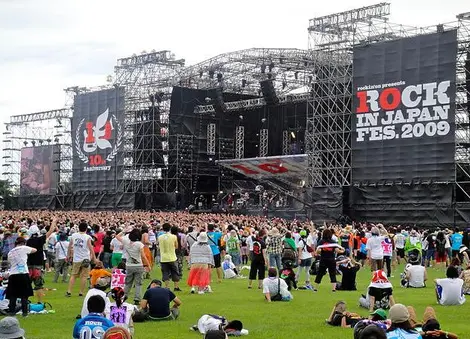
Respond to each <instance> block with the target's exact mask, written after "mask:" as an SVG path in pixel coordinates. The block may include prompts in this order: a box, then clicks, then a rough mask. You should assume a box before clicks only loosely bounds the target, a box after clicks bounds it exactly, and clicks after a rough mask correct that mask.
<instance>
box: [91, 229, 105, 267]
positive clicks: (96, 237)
mask: <svg viewBox="0 0 470 339" xmlns="http://www.w3.org/2000/svg"><path fill="white" fill-rule="evenodd" d="M93 232H94V234H93V238H92V239H93V251H94V252H95V257H96V258H97V259H99V260H102V259H103V258H102V257H101V253H102V250H103V249H102V245H103V239H104V236H105V234H104V232H102V231H101V228H100V226H99V225H93Z"/></svg>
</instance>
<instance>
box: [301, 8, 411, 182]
mask: <svg viewBox="0 0 470 339" xmlns="http://www.w3.org/2000/svg"><path fill="white" fill-rule="evenodd" d="M389 14H390V4H388V3H380V4H377V5H373V6H368V7H363V8H359V9H355V10H351V11H347V12H342V13H336V14H332V15H328V16H324V17H319V18H314V19H311V20H310V21H309V27H308V32H309V49H310V51H311V53H312V57H311V60H312V63H311V64H310V76H312V77H313V82H312V84H311V93H312V95H311V96H309V98H308V107H307V130H306V135H305V139H306V140H305V143H306V149H307V153H308V185H309V186H310V187H343V186H349V185H350V184H351V119H352V114H351V105H352V69H353V65H352V57H353V55H352V49H353V46H354V45H356V44H360V43H374V42H379V41H386V40H393V39H398V38H401V37H407V36H412V35H416V34H417V33H418V32H419V30H418V29H417V28H413V27H405V26H402V25H393V24H390V23H389V22H388V21H387V16H388V15H389Z"/></svg>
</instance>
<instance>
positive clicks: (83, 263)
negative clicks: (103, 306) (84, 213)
mask: <svg viewBox="0 0 470 339" xmlns="http://www.w3.org/2000/svg"><path fill="white" fill-rule="evenodd" d="M87 229H88V224H87V223H86V222H82V223H80V225H78V231H79V232H78V233H74V234H72V237H71V238H70V245H69V251H68V252H69V253H68V255H67V257H68V258H72V275H71V277H70V282H69V287H68V290H67V293H66V294H65V296H66V297H70V296H72V288H73V285H74V284H75V279H77V278H80V293H79V294H78V295H79V296H83V293H84V291H85V287H86V282H87V279H88V276H89V275H90V262H91V261H96V257H95V252H94V251H93V245H92V244H91V237H90V236H89V235H88V234H86V231H87Z"/></svg>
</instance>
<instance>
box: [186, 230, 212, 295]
mask: <svg viewBox="0 0 470 339" xmlns="http://www.w3.org/2000/svg"><path fill="white" fill-rule="evenodd" d="M189 264H190V267H191V268H190V270H189V276H188V281H187V283H188V285H189V286H190V287H191V293H195V292H196V288H197V289H198V294H204V293H205V291H207V292H212V290H211V288H210V283H211V267H213V266H214V264H215V263H214V255H213V253H212V250H211V247H210V245H209V239H208V237H207V233H206V232H201V233H199V235H198V236H197V241H196V242H195V243H194V244H193V245H192V246H191V249H190V251H189Z"/></svg>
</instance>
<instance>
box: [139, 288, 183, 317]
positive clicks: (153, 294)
mask: <svg viewBox="0 0 470 339" xmlns="http://www.w3.org/2000/svg"><path fill="white" fill-rule="evenodd" d="M171 302H173V305H172V307H171V308H170V303H171ZM180 306H181V301H180V300H179V299H178V298H177V297H176V295H174V293H173V292H171V291H170V290H169V289H167V288H162V282H161V281H160V280H157V279H154V280H152V282H151V283H150V286H149V288H148V289H147V291H146V292H145V294H144V297H143V299H142V301H141V302H140V308H141V310H140V311H139V312H137V313H136V315H135V316H134V321H143V320H176V319H178V316H179V314H180V311H179V307H180Z"/></svg>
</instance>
